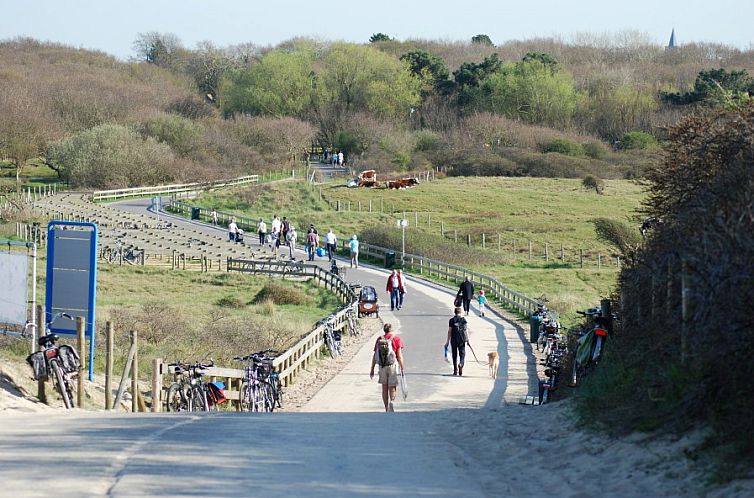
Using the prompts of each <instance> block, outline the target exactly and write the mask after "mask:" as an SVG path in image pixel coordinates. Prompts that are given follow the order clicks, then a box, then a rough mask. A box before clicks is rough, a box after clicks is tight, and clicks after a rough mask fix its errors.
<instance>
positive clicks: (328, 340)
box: [325, 330, 338, 359]
mask: <svg viewBox="0 0 754 498" xmlns="http://www.w3.org/2000/svg"><path fill="white" fill-rule="evenodd" d="M325 342H326V343H327V349H328V350H329V351H330V357H331V358H333V359H335V357H336V356H338V350H337V349H336V347H335V338H334V337H333V336H332V332H330V331H329V330H328V331H327V334H326V335H325Z"/></svg>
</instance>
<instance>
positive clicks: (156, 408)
mask: <svg viewBox="0 0 754 498" xmlns="http://www.w3.org/2000/svg"><path fill="white" fill-rule="evenodd" d="M161 407H162V358H155V359H153V360H152V412H153V413H159V412H160V408H161Z"/></svg>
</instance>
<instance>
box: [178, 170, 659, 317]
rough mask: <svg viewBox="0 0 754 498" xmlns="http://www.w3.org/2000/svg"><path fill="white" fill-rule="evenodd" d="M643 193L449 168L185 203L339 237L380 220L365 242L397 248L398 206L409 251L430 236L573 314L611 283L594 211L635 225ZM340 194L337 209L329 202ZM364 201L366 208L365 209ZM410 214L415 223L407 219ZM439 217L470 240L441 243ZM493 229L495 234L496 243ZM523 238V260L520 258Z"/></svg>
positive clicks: (286, 185) (613, 271)
mask: <svg viewBox="0 0 754 498" xmlns="http://www.w3.org/2000/svg"><path fill="white" fill-rule="evenodd" d="M320 189H321V192H322V199H320ZM643 195H644V194H643V191H642V189H641V187H640V186H639V185H637V184H636V183H635V182H632V181H627V180H609V181H606V182H605V192H604V194H602V195H600V194H597V193H596V192H594V191H593V190H592V191H588V190H585V189H584V188H583V187H582V186H581V180H576V179H553V178H498V177H493V178H478V177H455V178H444V179H440V180H436V181H433V182H424V183H421V184H420V185H419V186H417V187H415V188H413V189H409V190H399V191H398V190H386V189H363V188H359V189H349V188H346V187H344V186H343V181H337V182H331V183H328V184H324V185H322V186H321V187H320V186H317V187H311V186H309V185H308V184H307V183H306V182H304V181H289V182H279V183H274V184H269V185H259V186H255V187H252V188H250V189H244V190H237V191H233V192H229V191H225V192H222V191H221V192H212V193H209V194H204V195H202V196H201V197H200V198H199V199H197V200H196V201H192V203H193V204H195V205H198V206H202V207H207V208H211V207H215V208H217V209H218V210H221V211H226V212H231V213H235V214H239V215H244V216H249V217H253V218H257V217H263V218H264V219H265V220H267V221H269V220H270V219H271V217H272V215H273V214H278V215H280V216H288V218H289V219H291V220H292V221H293V223H294V225H295V226H296V227H299V228H300V227H305V226H308V225H309V223H314V224H315V226H317V227H318V228H319V229H320V231H324V230H327V229H328V228H333V230H334V231H335V233H336V235H338V237H339V238H341V239H345V238H347V237H350V235H351V234H353V233H356V234H361V233H362V232H364V230H365V229H366V228H367V227H374V226H378V227H381V231H382V232H384V233H386V234H387V235H386V236H384V237H383V236H380V237H379V239H380V240H372V241H371V242H373V243H375V244H376V245H383V246H384V245H389V246H390V247H392V248H395V249H398V250H400V230H399V229H398V228H396V227H395V223H396V220H397V219H399V218H401V217H403V216H404V210H405V216H406V218H407V219H408V221H409V228H408V229H407V235H406V237H407V249H406V250H407V252H412V251H414V252H417V253H418V254H422V255H428V254H429V251H428V249H427V245H428V244H433V245H434V246H435V247H436V249H437V250H436V251H433V255H431V256H430V257H434V258H435V259H439V260H442V261H445V262H448V263H455V264H460V265H461V266H464V267H467V268H469V269H471V270H475V271H478V272H480V273H484V274H487V275H490V276H492V277H495V278H497V279H498V280H499V281H501V282H502V283H504V284H505V285H508V286H509V287H511V288H512V289H514V290H516V291H518V292H521V293H523V294H525V295H528V296H530V297H535V298H536V297H539V296H542V295H544V296H546V297H547V299H548V300H549V305H550V306H551V307H552V308H553V309H557V310H559V311H560V312H561V314H562V315H563V316H564V318H565V321H566V323H569V322H571V321H572V320H574V319H575V317H576V315H575V310H577V309H583V308H587V307H591V306H594V305H595V304H597V302H598V301H599V299H600V298H601V297H603V296H606V295H608V294H609V293H610V292H611V291H612V290H613V288H614V287H615V285H616V282H615V279H616V276H617V274H618V272H617V268H616V264H615V259H614V255H615V249H614V248H612V247H610V246H609V245H607V244H605V243H603V242H602V241H600V240H598V239H597V237H596V235H595V232H594V226H593V224H592V220H594V219H596V218H601V217H604V218H610V219H617V220H621V221H630V222H631V223H632V224H634V225H636V223H635V222H634V221H633V218H634V217H635V216H636V214H635V213H636V210H637V209H638V208H639V207H640V204H641V201H642V199H643ZM338 200H339V201H340V206H341V210H340V211H336V210H335V209H332V208H330V205H332V206H335V205H336V201H338ZM370 200H371V201H372V212H371V213H370V212H369V211H368V210H369V201H370ZM327 201H329V204H328V202H327ZM349 202H350V208H351V209H350V210H348V203H349ZM359 205H360V207H361V210H360V211H359ZM381 207H382V209H383V211H382V212H381V211H380V209H381ZM414 213H417V215H415V214H414ZM417 216H418V219H419V227H418V229H417V228H415V221H416V219H417ZM441 222H442V224H443V225H444V230H445V238H446V239H448V240H452V239H453V237H454V231H456V232H457V234H458V240H459V241H464V240H465V235H466V234H472V240H473V244H472V245H473V246H474V247H472V248H471V249H469V250H463V251H462V250H461V249H463V248H465V244H462V243H460V244H457V245H456V244H454V245H455V246H456V247H455V249H454V248H453V247H451V246H449V245H446V243H443V241H442V238H441V235H440V223H441ZM481 233H485V234H486V241H487V246H486V249H484V250H483V249H481V240H480V239H481V235H480V234H481ZM497 234H500V237H501V244H500V251H499V252H498V244H497ZM388 239H389V240H388ZM419 239H422V243H421V244H419V243H417V242H416V241H418V240H419ZM366 240H367V241H370V240H369V239H368V238H367V239H366ZM514 240H515V243H516V253H515V257H514V256H513V254H514V253H513V243H514V242H513V241H514ZM530 240H531V241H532V247H533V254H532V259H531V260H529V257H528V241H530ZM451 243H452V242H451ZM545 243H547V244H548V245H549V252H550V261H549V262H547V261H545V260H544V244H545ZM561 244H563V247H564V249H565V256H566V261H565V263H562V262H560V261H559V260H558V258H559V255H560V245H561ZM457 246H463V247H457ZM451 249H452V250H451ZM466 249H468V248H466ZM579 250H581V251H582V252H583V254H584V257H585V265H584V268H583V269H582V268H580V265H579V259H578V255H579ZM598 254H601V255H602V258H603V260H602V269H600V270H598V269H597V255H598Z"/></svg>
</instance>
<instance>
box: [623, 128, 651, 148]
mask: <svg viewBox="0 0 754 498" xmlns="http://www.w3.org/2000/svg"><path fill="white" fill-rule="evenodd" d="M655 146H657V139H656V138H655V137H653V136H652V135H650V134H649V133H646V132H643V131H631V132H628V133H626V134H625V135H623V137H622V138H621V140H620V143H619V144H618V148H619V149H620V150H633V149H651V148H652V147H655Z"/></svg>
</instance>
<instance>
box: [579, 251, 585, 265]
mask: <svg viewBox="0 0 754 498" xmlns="http://www.w3.org/2000/svg"><path fill="white" fill-rule="evenodd" d="M579 266H581V268H584V250H583V249H579Z"/></svg>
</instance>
